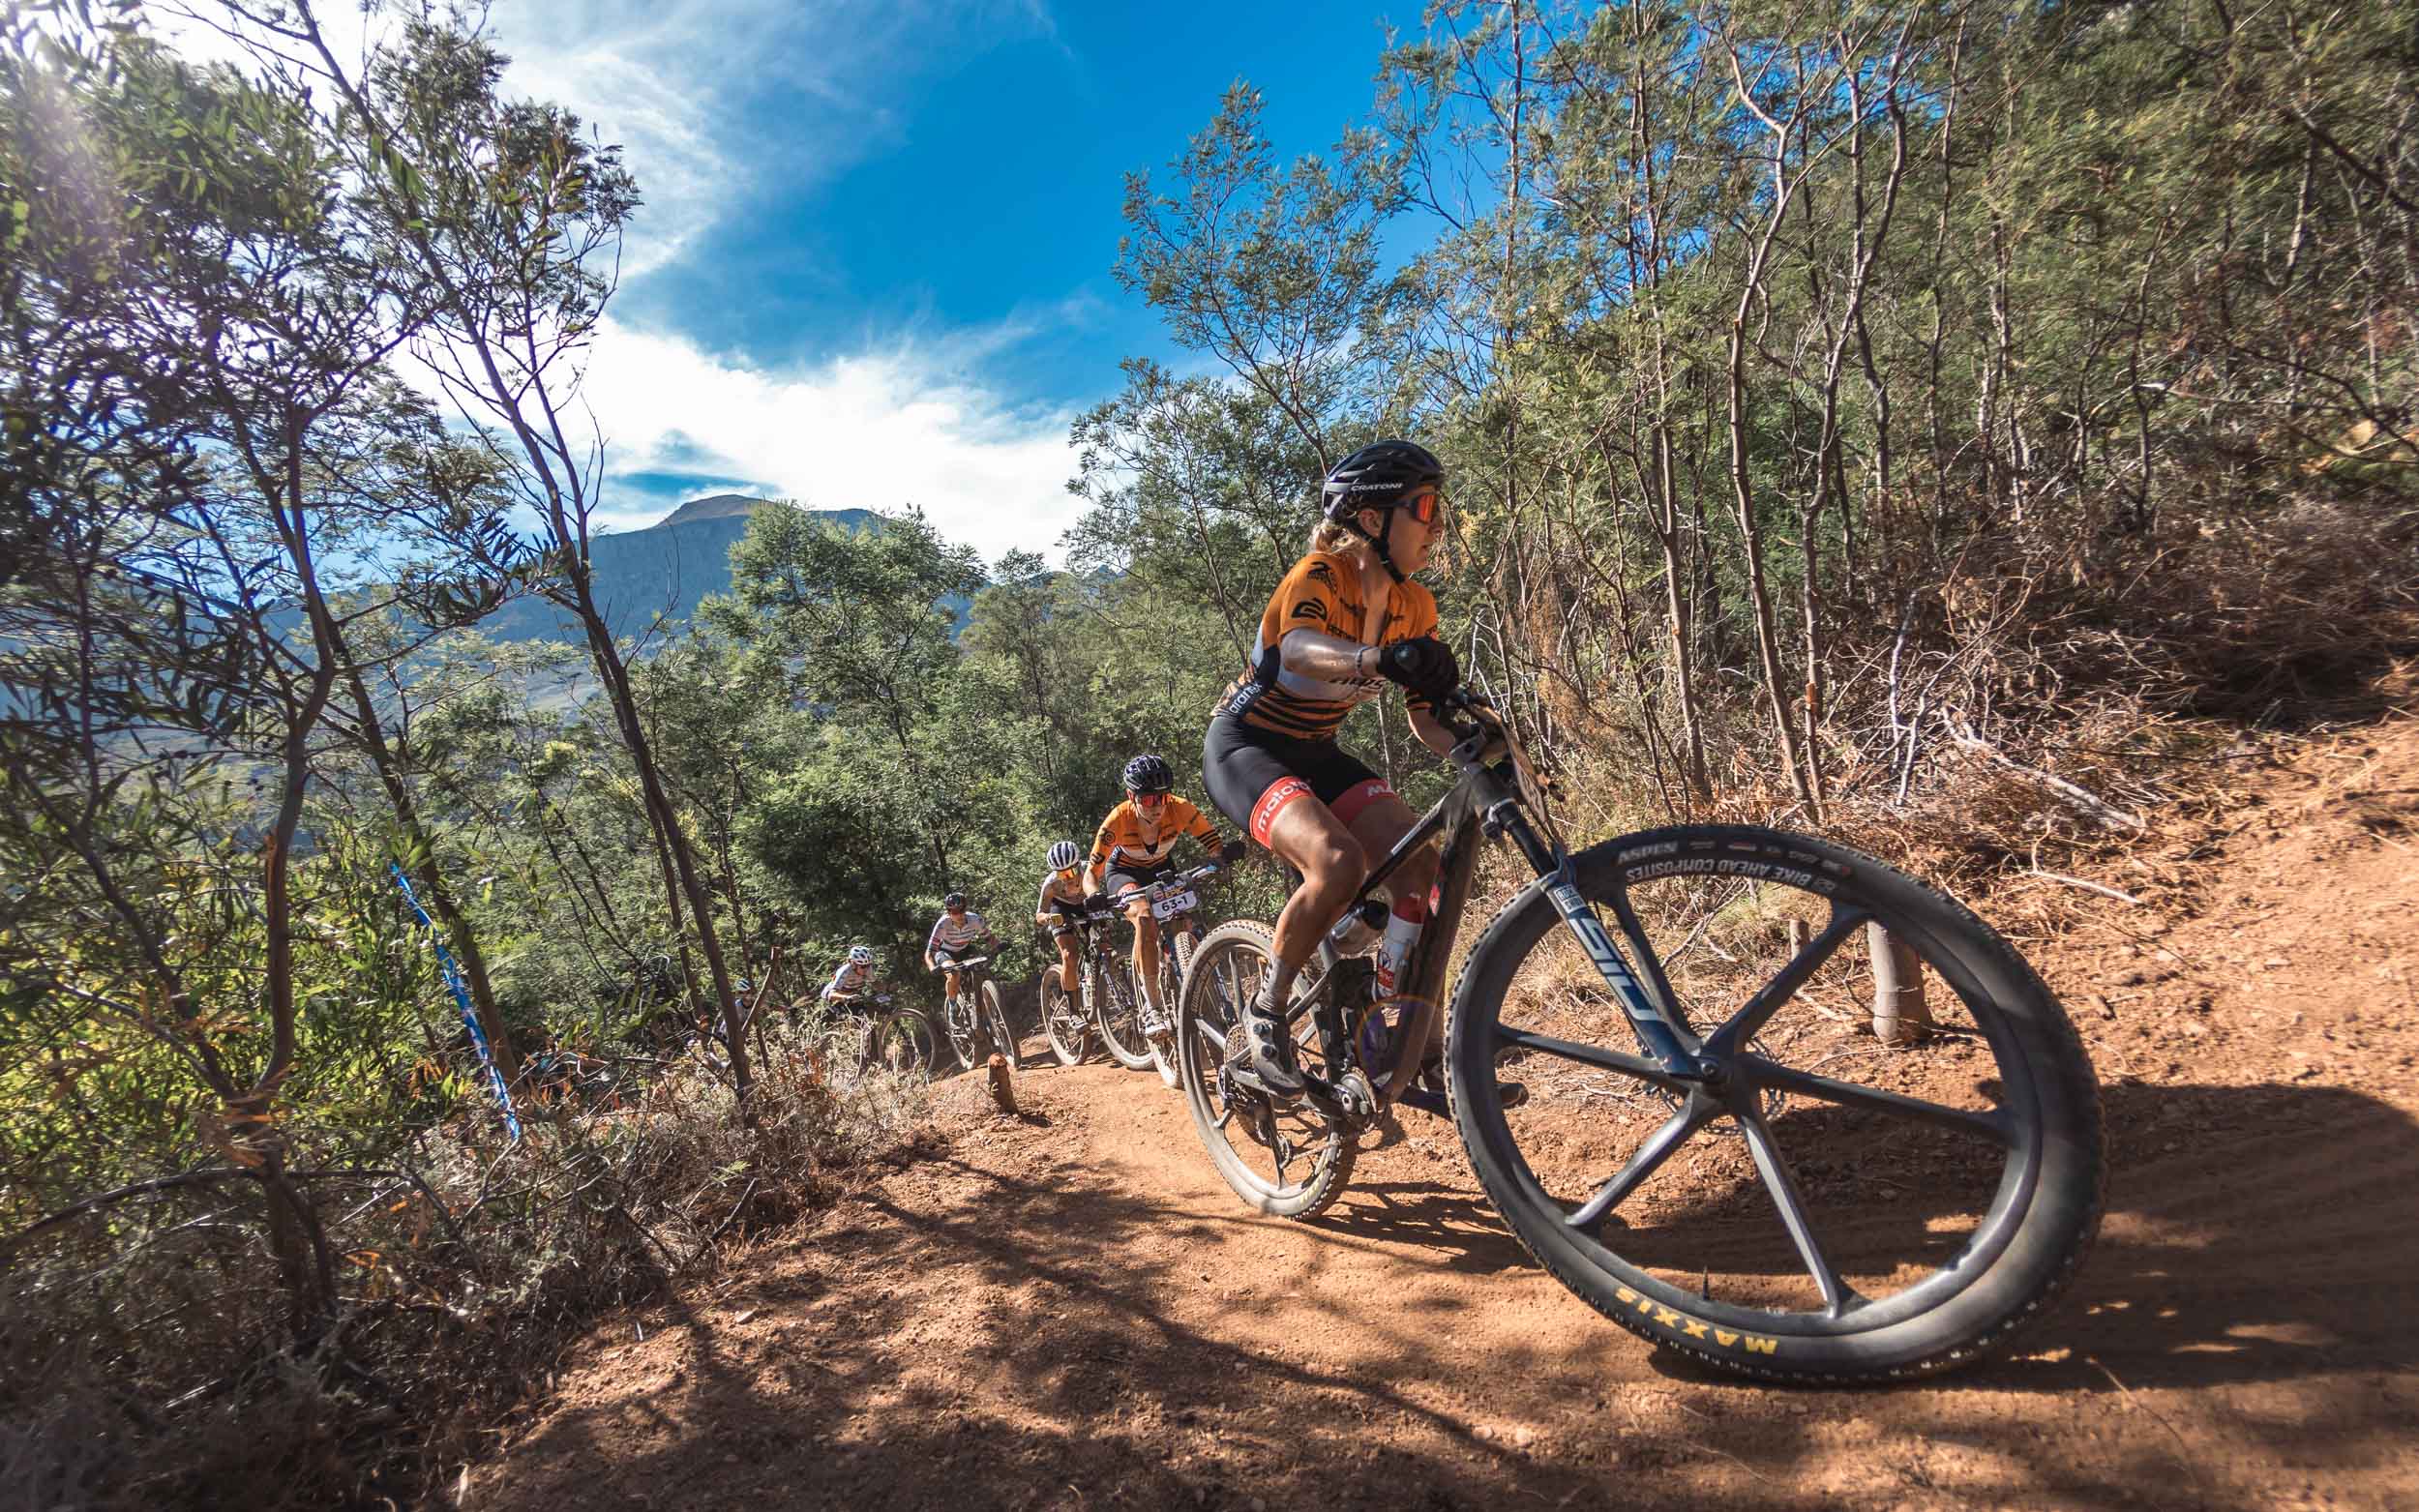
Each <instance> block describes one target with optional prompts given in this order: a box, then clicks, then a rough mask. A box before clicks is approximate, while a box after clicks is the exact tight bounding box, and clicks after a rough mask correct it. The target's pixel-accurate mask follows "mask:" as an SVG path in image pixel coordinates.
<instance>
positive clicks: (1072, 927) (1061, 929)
mask: <svg viewBox="0 0 2419 1512" xmlns="http://www.w3.org/2000/svg"><path fill="white" fill-rule="evenodd" d="M1083 917H1084V904H1080V903H1058V904H1052V905H1051V908H1050V913H1049V919H1050V937H1051V938H1052V939H1053V940H1061V939H1064V938H1066V937H1067V936H1068V935H1069V934H1074V933H1075V932H1076V930H1077V928H1078V927H1079V926H1080V925H1081V924H1082V922H1083Z"/></svg>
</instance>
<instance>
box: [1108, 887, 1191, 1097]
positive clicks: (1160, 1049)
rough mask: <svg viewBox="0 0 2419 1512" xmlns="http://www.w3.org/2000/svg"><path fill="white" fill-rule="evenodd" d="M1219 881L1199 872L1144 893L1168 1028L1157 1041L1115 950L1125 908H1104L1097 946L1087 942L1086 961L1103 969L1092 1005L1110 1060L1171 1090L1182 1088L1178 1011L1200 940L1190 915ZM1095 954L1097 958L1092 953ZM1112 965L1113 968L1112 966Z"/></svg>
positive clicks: (1124, 963)
mask: <svg viewBox="0 0 2419 1512" xmlns="http://www.w3.org/2000/svg"><path fill="white" fill-rule="evenodd" d="M1215 875H1218V869H1217V868H1216V867H1215V866H1200V867H1195V868H1193V869H1192V870H1191V871H1189V872H1179V873H1176V874H1174V875H1169V876H1163V877H1161V878H1160V879H1159V880H1158V881H1156V882H1153V883H1151V884H1150V886H1149V887H1147V888H1144V889H1143V896H1144V897H1145V898H1147V899H1149V900H1150V913H1151V920H1152V926H1153V927H1154V928H1155V929H1157V930H1158V931H1159V1001H1160V1002H1161V1003H1163V1004H1165V1005H1167V1008H1168V1020H1169V1023H1168V1025H1167V1027H1166V1028H1165V1029H1163V1030H1161V1031H1160V1032H1159V1033H1158V1034H1156V1035H1151V1034H1149V1033H1146V1032H1145V1026H1144V1023H1143V1020H1144V1015H1145V1012H1146V1008H1147V1005H1146V1004H1145V1003H1144V1001H1143V997H1142V993H1141V991H1140V990H1139V988H1138V987H1137V985H1136V983H1135V981H1134V973H1133V970H1132V968H1131V964H1130V963H1129V962H1128V961H1127V960H1126V959H1125V958H1124V957H1122V956H1121V955H1120V954H1119V953H1118V951H1117V950H1116V948H1115V945H1114V944H1113V943H1112V941H1113V940H1114V939H1115V936H1116V933H1117V931H1116V925H1117V923H1118V922H1119V921H1120V920H1122V919H1123V918H1124V917H1125V905H1124V904H1120V903H1116V902H1110V903H1105V904H1102V905H1101V911H1100V913H1099V914H1098V915H1097V916H1098V917H1099V919H1100V921H1101V923H1100V927H1099V935H1098V938H1097V939H1096V940H1088V941H1087V942H1086V944H1087V951H1086V959H1087V960H1088V961H1090V960H1097V961H1099V962H1101V963H1103V966H1102V969H1101V970H1100V972H1099V984H1098V985H1099V992H1098V993H1097V995H1095V996H1094V997H1093V999H1092V1006H1093V1010H1094V1022H1095V1023H1097V1025H1098V1027H1099V1029H1100V1040H1101V1043H1102V1044H1103V1045H1105V1046H1107V1047H1108V1051H1109V1058H1111V1059H1112V1060H1115V1061H1116V1062H1117V1063H1118V1064H1119V1065H1120V1066H1123V1067H1124V1068H1125V1069H1126V1070H1128V1071H1140V1070H1143V1069H1144V1068H1145V1067H1149V1068H1150V1069H1152V1070H1155V1071H1157V1072H1158V1073H1159V1080H1160V1081H1161V1082H1165V1083H1167V1084H1168V1085H1169V1086H1175V1085H1177V1084H1178V1081H1177V1072H1176V1058H1175V1034H1176V1024H1175V1018H1176V1013H1175V1005H1176V1001H1177V996H1178V994H1179V993H1180V992H1181V990H1182V988H1183V982H1184V972H1185V970H1186V968H1187V967H1188V966H1190V965H1191V964H1192V960H1193V955H1194V952H1195V951H1196V950H1197V949H1198V948H1199V945H1200V942H1201V938H1202V929H1201V926H1200V925H1198V924H1196V923H1194V922H1193V916H1192V910H1193V909H1195V908H1198V907H1200V906H1201V895H1200V893H1199V892H1198V891H1197V889H1198V888H1200V887H1201V885H1202V884H1203V883H1205V882H1207V881H1208V880H1209V878H1211V877H1213V876H1215ZM1095 951H1096V954H1095V953H1094V952H1095ZM1110 963H1114V965H1111V964H1110ZM1085 987H1086V990H1087V991H1090V990H1091V989H1092V987H1093V977H1092V973H1091V972H1090V970H1089V969H1088V970H1087V971H1086V973H1085Z"/></svg>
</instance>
